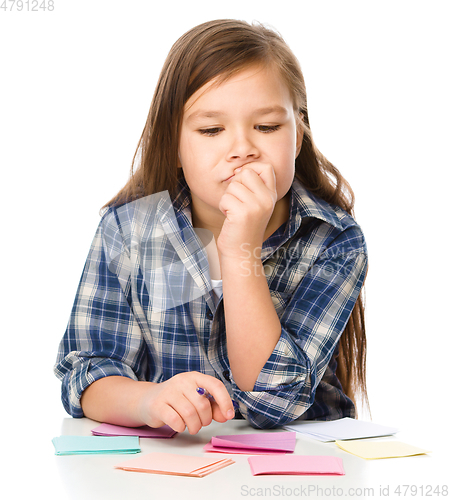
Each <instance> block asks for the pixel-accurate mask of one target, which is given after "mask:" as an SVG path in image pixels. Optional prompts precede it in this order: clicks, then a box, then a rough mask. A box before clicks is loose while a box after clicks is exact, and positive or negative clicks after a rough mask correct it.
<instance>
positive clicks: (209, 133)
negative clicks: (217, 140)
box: [199, 127, 222, 137]
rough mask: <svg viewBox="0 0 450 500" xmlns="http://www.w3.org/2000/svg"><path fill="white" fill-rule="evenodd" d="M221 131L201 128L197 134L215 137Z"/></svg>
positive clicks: (214, 128) (218, 128)
mask: <svg viewBox="0 0 450 500" xmlns="http://www.w3.org/2000/svg"><path fill="white" fill-rule="evenodd" d="M221 130H222V129H221V128H220V127H212V128H203V129H200V130H199V132H200V133H201V134H202V135H206V136H208V137H214V136H215V135H217V134H218V133H219V132H220V131H221Z"/></svg>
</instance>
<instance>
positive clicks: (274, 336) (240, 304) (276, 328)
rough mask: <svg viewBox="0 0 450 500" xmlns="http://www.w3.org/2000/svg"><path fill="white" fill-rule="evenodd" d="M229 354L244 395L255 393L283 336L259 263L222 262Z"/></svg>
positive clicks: (231, 260) (245, 261)
mask: <svg viewBox="0 0 450 500" xmlns="http://www.w3.org/2000/svg"><path fill="white" fill-rule="evenodd" d="M221 270H222V279H223V298H224V299H223V300H224V310H225V322H226V332H227V350H228V358H229V361H230V367H231V371H232V373H233V378H234V380H235V382H236V383H237V385H238V386H239V388H240V389H241V390H243V391H252V390H253V386H254V384H255V382H256V379H257V378H258V375H259V373H260V372H261V369H262V368H263V366H264V365H265V363H266V362H267V360H268V359H269V357H270V355H271V354H272V351H273V349H274V348H275V346H276V344H277V342H278V340H279V338H280V335H281V324H280V321H279V319H278V315H277V313H276V311H275V307H274V305H273V302H272V299H271V296H270V291H269V287H268V285H267V280H266V277H265V274H264V267H263V265H262V262H261V260H260V259H257V258H250V259H248V260H234V259H225V258H222V259H221Z"/></svg>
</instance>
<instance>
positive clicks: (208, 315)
mask: <svg viewBox="0 0 450 500" xmlns="http://www.w3.org/2000/svg"><path fill="white" fill-rule="evenodd" d="M213 318H214V314H213V313H212V312H211V310H210V309H208V310H207V311H206V319H209V320H210V321H212V320H213Z"/></svg>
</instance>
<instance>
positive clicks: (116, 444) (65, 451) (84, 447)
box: [52, 436, 141, 455]
mask: <svg viewBox="0 0 450 500" xmlns="http://www.w3.org/2000/svg"><path fill="white" fill-rule="evenodd" d="M52 443H53V445H54V447H55V454H56V455H95V454H100V455H101V454H111V453H139V452H140V451H141V448H140V446H139V438H138V437H137V436H118V437H109V436H108V437H105V436H59V437H55V438H53V439H52Z"/></svg>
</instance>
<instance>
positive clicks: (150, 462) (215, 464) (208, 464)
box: [115, 453, 235, 477]
mask: <svg viewBox="0 0 450 500" xmlns="http://www.w3.org/2000/svg"><path fill="white" fill-rule="evenodd" d="M234 463H235V462H234V460H231V459H223V460H217V459H214V458H209V457H192V456H189V455H175V454H172V453H148V454H146V455H142V456H140V457H137V458H135V459H133V460H126V461H125V462H121V463H120V464H117V465H115V468H116V469H123V470H127V471H133V472H148V473H151V474H169V475H174V476H190V477H203V476H207V475H208V474H211V473H212V472H215V471H217V470H219V469H222V468H223V467H227V466H228V465H231V464H234Z"/></svg>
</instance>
